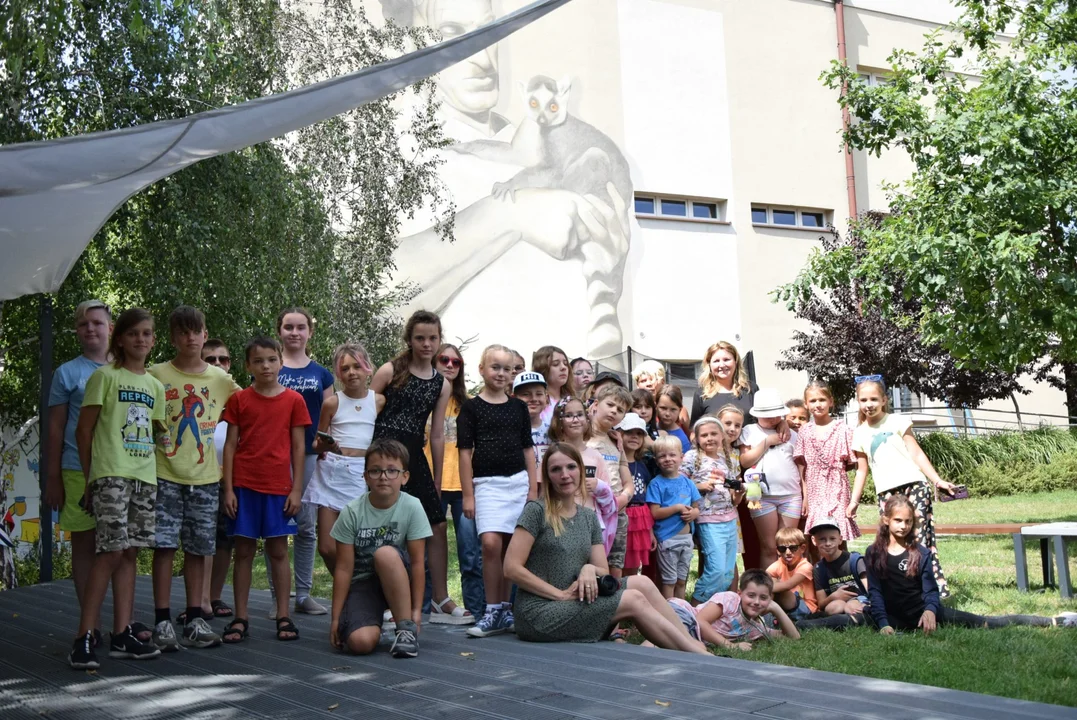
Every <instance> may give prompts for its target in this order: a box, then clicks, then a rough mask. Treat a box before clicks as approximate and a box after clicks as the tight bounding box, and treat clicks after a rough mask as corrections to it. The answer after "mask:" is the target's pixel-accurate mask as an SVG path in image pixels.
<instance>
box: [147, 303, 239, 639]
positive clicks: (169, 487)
mask: <svg viewBox="0 0 1077 720" xmlns="http://www.w3.org/2000/svg"><path fill="white" fill-rule="evenodd" d="M168 333H169V337H170V338H171V340H172V346H173V347H174V348H175V349H176V357H175V358H173V359H172V360H171V361H169V362H163V363H158V364H157V365H153V366H152V367H150V368H149V373H150V374H151V375H153V376H154V377H155V378H157V379H158V380H160V381H161V384H162V385H164V386H165V427H166V429H167V433H166V434H165V435H162V436H161V438H160V440H159V442H158V443H157V450H156V453H157V505H156V517H157V532H156V546H155V549H154V551H153V604H154V615H155V617H154V629H153V644H154V645H156V646H157V647H159V648H160V649H161V652H176V651H177V650H179V646H180V644H181V643H182V644H183V645H185V646H187V647H194V648H209V647H216V646H217V645H220V644H221V637H220V635H218V634H217V633H215V632H213V630H212V629H211V628H210V626H209V625H208V624H207V623H206V621H205V619H203V617H202V589H203V588H202V584H203V582H204V579H205V566H206V565H207V558H212V557H213V556H214V554H215V553H216V552H217V547H216V537H217V512H218V505H219V501H220V480H221V472H220V466H219V465H218V464H217V453H216V452H215V450H214V447H213V433H214V430H215V429H216V427H217V420H218V418H220V415H221V411H222V410H223V409H224V404H225V402H226V401H227V400H228V398H229V397H231V396H232V393H233V392H235V391H236V390H239V386H238V385H236V383H235V381H234V380H233V379H232V376H231V375H229V374H228V373H226V372H224V371H223V370H221V369H220V368H216V367H212V366H210V365H209V364H208V363H206V362H205V361H204V360H202V346H203V345H204V344H205V342H206V337H207V333H206V318H205V316H204V315H203V314H202V312H201V311H200V310H197V309H196V308H193V307H190V306H188V305H180V306H179V307H178V308H176V309H175V310H173V311H172V314H171V315H169V316H168ZM181 542H182V543H183V584H184V586H185V587H186V590H187V609H186V611H185V612H184V613H183V615H182V616H181V618H180V622H181V624H182V625H183V634H182V637H181V638H180V640H179V641H178V642H177V640H176V631H175V630H174V629H173V628H172V609H171V607H170V604H169V599H170V597H171V595H172V561H173V559H174V558H175V557H176V550H177V548H179V546H180V543H181Z"/></svg>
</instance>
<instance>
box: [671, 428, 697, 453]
mask: <svg viewBox="0 0 1077 720" xmlns="http://www.w3.org/2000/svg"><path fill="white" fill-rule="evenodd" d="M666 432H667V433H669V434H670V435H672V436H673V437H675V438H677V439H678V440H680V441H681V453H686V452H688V451H689V450H691V449H692V441H691V440H689V439H688V436H687V435H685V434H684V430H681V429H680V428H679V427H675V428H673V429H672V430H667V431H666Z"/></svg>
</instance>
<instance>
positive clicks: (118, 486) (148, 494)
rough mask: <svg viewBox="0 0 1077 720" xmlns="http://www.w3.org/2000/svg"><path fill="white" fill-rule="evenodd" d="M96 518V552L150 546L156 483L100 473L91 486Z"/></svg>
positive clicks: (152, 531)
mask: <svg viewBox="0 0 1077 720" xmlns="http://www.w3.org/2000/svg"><path fill="white" fill-rule="evenodd" d="M90 492H91V495H92V497H93V513H94V518H96V520H97V552H99V553H102V552H116V551H118V550H126V549H128V548H132V547H153V538H154V525H155V520H156V518H155V515H154V510H153V506H154V502H155V500H156V498H157V486H156V485H152V484H150V483H146V482H141V481H139V480H131V479H130V478H122V477H102V478H97V479H96V480H94V481H93V485H92V487H91V490H90Z"/></svg>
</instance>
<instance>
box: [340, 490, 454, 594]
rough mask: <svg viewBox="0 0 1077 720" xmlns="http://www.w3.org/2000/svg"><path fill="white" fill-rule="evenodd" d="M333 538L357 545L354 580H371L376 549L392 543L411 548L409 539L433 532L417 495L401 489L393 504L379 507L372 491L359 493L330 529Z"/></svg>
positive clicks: (405, 548)
mask: <svg viewBox="0 0 1077 720" xmlns="http://www.w3.org/2000/svg"><path fill="white" fill-rule="evenodd" d="M330 535H332V536H333V539H334V540H337V541H339V542H342V543H352V544H353V545H355V570H354V572H353V573H352V582H358V581H360V580H369V579H370V578H371V577H372V576H373V575H374V552H375V551H376V550H377V549H378V548H380V547H382V546H384V545H393V546H395V547H398V548H400V549H401V550H407V549H408V541H409V540H420V539H422V538H428V537H430V536H431V535H433V533H432V532H431V530H430V521H429V520H427V519H426V512H424V511H423V505H422V503H420V502H419V501H418V500H417V499H416V498H414V497H412V496H411V495H407V494H405V493H400V497H399V499H397V501H396V502H395V503H393V505H392V507H388V508H385V509H384V510H382V509H381V508H376V507H374V506H373V505H371V504H370V495H369V494H364V495H360V496H359V497H358V498H356V499H355V500H352V501H351V502H350V503H348V504H347V505H345V506H344V509H343V510H341V511H340V517H338V518H337V522H336V524H335V525H333V530H332V531H331V532H330Z"/></svg>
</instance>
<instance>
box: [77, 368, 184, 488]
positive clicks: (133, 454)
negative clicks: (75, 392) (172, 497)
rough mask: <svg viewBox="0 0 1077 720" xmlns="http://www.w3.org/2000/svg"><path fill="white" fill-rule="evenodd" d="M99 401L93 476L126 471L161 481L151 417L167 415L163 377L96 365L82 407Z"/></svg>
mask: <svg viewBox="0 0 1077 720" xmlns="http://www.w3.org/2000/svg"><path fill="white" fill-rule="evenodd" d="M94 406H100V407H101V414H100V415H99V416H98V418H97V423H96V424H95V425H94V431H93V456H92V458H91V460H90V480H96V479H97V478H103V477H123V478H129V479H131V480H140V481H142V482H145V483H150V484H151V485H156V484H157V461H156V459H155V458H154V452H153V449H154V444H153V423H154V421H160V420H164V418H165V388H164V386H163V385H161V381H160V380H158V379H157V378H155V377H154V376H152V375H150V374H149V373H143V374H141V375H138V374H135V373H133V372H131V371H130V370H127V369H126V368H117V367H115V366H113V365H112V364H108V365H102V366H101V367H99V368H97V370H94V372H93V375H91V376H90V379H89V380H87V381H86V394H85V396H84V397H83V399H82V408H83V411H84V412H85V410H86V408H91V407H94Z"/></svg>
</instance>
